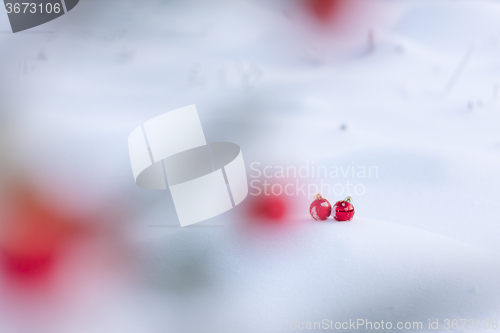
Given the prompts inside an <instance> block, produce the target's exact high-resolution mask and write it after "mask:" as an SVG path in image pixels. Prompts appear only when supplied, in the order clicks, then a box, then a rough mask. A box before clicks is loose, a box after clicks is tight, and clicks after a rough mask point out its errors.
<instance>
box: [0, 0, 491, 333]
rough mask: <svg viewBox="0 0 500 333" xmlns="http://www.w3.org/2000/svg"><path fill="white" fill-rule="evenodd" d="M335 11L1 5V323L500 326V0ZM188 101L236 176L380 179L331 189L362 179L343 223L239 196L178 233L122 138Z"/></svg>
mask: <svg viewBox="0 0 500 333" xmlns="http://www.w3.org/2000/svg"><path fill="white" fill-rule="evenodd" d="M321 2H322V1H319V3H321ZM323 2H324V1H323ZM326 2H328V0H327V1H326ZM316 5H317V4H316ZM336 6H338V7H336ZM325 8H326V7H324V8H322V7H320V9H321V10H326V9H327V8H326V9H325ZM326 11H327V12H328V10H326ZM327 14H328V13H327ZM327 14H325V13H324V12H322V11H320V10H319V9H318V7H315V2H314V1H309V2H308V1H299V0H297V1H284V0H283V1H280V0H275V1H263V0H262V1H260V0H253V1H251V0H231V1H229V0H227V1H224V0H220V1H215V0H213V1H201V0H200V1H196V0H183V1H180V0H179V1H175V0H171V1H166V0H165V1H160V0H150V1H141V2H138V1H127V0H123V1H96V0H94V1H92V0H82V1H80V4H79V5H78V6H77V7H76V8H75V9H74V10H72V11H71V12H70V13H68V14H67V15H64V16H62V17H61V18H59V19H57V20H55V21H53V22H49V23H47V24H45V25H42V26H39V27H36V28H34V29H32V30H29V31H26V32H21V33H18V34H12V33H11V31H10V26H9V22H8V18H7V15H6V13H5V12H3V11H0V85H1V89H0V166H1V170H2V172H1V175H0V186H1V191H0V196H1V200H0V210H1V212H2V213H1V221H0V223H1V225H0V226H1V228H0V254H1V256H0V271H1V273H0V332H6V333H10V332H34V331H36V332H38V333H44V332H51V333H57V332H65V333H67V332H96V333H97V332H242V333H243V332H273V333H277V332H289V331H293V330H292V329H291V327H290V321H291V320H293V319H295V320H297V321H302V322H312V321H321V320H323V319H329V320H333V321H334V322H336V321H339V322H342V321H345V320H347V321H348V320H349V319H352V320H356V319H359V318H360V319H365V320H370V321H373V322H375V321H381V320H384V322H387V321H391V322H393V323H394V325H395V323H397V322H398V321H401V322H405V321H411V322H413V321H421V322H423V324H424V328H426V327H427V325H428V321H429V320H431V321H435V320H439V321H440V330H442V331H444V330H445V329H444V327H443V324H444V322H443V321H444V320H445V319H450V320H451V319H472V320H475V321H476V324H475V327H474V328H473V329H465V328H464V329H463V331H466V332H472V331H478V330H479V329H478V327H477V321H478V320H481V321H483V320H494V319H497V320H500V284H499V282H498V276H499V273H500V242H499V237H500V223H499V222H500V219H499V216H500V205H499V204H498V193H499V189H500V175H499V170H500V131H499V129H500V102H499V94H500V91H499V89H500V86H499V84H500V61H499V59H500V20H499V19H498V18H499V17H500V2H498V1H481V0H474V1H473V0H471V1H445V0H434V1H416V0H415V1H410V0H408V1H403V0H401V1H390V0H387V1H382V0H381V1H368V0H366V1H361V0H353V1H335V6H334V7H333V9H332V11H331V12H330V13H329V14H328V15H327ZM190 104H196V105H197V108H198V112H199V115H200V118H201V121H202V124H203V126H204V130H205V135H206V137H207V140H208V141H227V142H234V143H236V144H238V145H240V146H241V148H242V151H243V157H244V159H245V162H246V165H247V172H248V174H249V176H250V175H252V174H253V172H252V170H251V169H250V165H251V164H252V163H254V162H259V163H261V168H262V167H264V166H267V165H269V166H277V165H280V166H296V167H300V166H302V165H306V163H308V162H309V163H314V164H315V165H325V166H338V167H343V168H347V167H350V166H351V167H352V166H366V167H369V166H376V167H377V169H378V177H371V178H363V179H359V178H357V179H351V178H352V177H351V176H349V175H348V176H347V177H345V178H344V177H340V178H337V179H331V178H330V179H325V180H324V181H326V182H329V183H330V184H332V185H333V184H336V183H340V184H344V183H345V182H346V181H347V180H350V181H352V182H353V183H360V184H362V185H363V187H364V189H365V191H364V193H363V194H362V195H357V196H356V194H355V193H350V194H351V195H352V196H353V197H354V205H355V207H356V216H355V218H354V220H353V221H352V222H351V223H336V222H333V221H332V220H330V221H329V222H315V221H313V220H312V219H311V218H310V216H309V215H308V208H309V204H310V202H311V198H310V197H307V196H299V197H295V198H293V199H290V198H281V199H280V200H283V201H284V202H285V203H284V204H285V205H286V204H288V205H289V206H293V207H294V208H295V209H292V208H289V210H288V211H287V214H285V216H284V218H283V219H281V220H279V221H267V220H266V221H260V222H259V223H254V222H252V219H253V218H252V216H251V215H249V214H248V211H249V210H250V211H252V210H253V209H256V207H259V206H258V205H259V204H258V203H255V201H252V199H253V198H248V199H247V201H245V202H244V203H242V204H241V205H240V206H238V207H237V208H236V209H233V210H232V211H230V212H228V213H226V214H223V215H221V216H218V217H215V218H213V219H211V220H208V221H206V222H203V223H201V224H199V225H196V226H193V227H189V228H180V227H176V226H178V222H177V217H176V215H175V210H174V209H173V205H172V203H171V201H170V199H169V194H168V193H167V192H165V191H149V190H143V189H141V188H139V187H137V186H136V185H135V183H134V181H133V177H132V171H131V168H130V161H129V156H128V147H127V138H128V135H129V133H130V132H131V131H132V130H133V129H134V128H136V127H137V126H138V125H139V124H141V123H143V122H145V121H147V120H149V119H151V118H153V117H155V116H157V115H160V114H162V113H165V112H167V111H170V110H173V109H177V108H179V107H182V106H186V105H190ZM354 178H356V177H354ZM249 180H251V178H249ZM279 181H282V180H279ZM293 181H295V180H293ZM301 181H303V182H305V183H318V182H319V179H305V180H304V179H302V180H301ZM346 194H347V193H346ZM325 196H326V197H327V198H328V199H329V200H330V201H331V202H332V203H334V202H335V201H337V200H340V199H343V197H345V195H344V194H343V195H338V196H334V195H330V196H329V195H325ZM271 220H272V219H271ZM261 222H262V223H261ZM481 327H483V326H481ZM393 331H396V330H393ZM458 331H460V329H459V330H458Z"/></svg>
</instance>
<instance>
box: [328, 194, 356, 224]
mask: <svg viewBox="0 0 500 333" xmlns="http://www.w3.org/2000/svg"><path fill="white" fill-rule="evenodd" d="M351 202H352V198H351V197H347V198H345V200H341V201H338V202H337V203H336V204H335V205H334V206H333V209H334V212H333V218H334V219H335V220H337V221H339V222H346V221H350V220H352V218H353V217H354V206H353V205H352V203H351Z"/></svg>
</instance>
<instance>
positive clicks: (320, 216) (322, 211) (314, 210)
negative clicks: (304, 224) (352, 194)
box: [309, 194, 332, 221]
mask: <svg viewBox="0 0 500 333" xmlns="http://www.w3.org/2000/svg"><path fill="white" fill-rule="evenodd" d="M309 213H310V214H311V216H312V218H313V219H315V220H316V221H324V220H327V219H328V218H329V217H330V215H331V214H332V205H331V204H330V202H328V200H326V199H325V198H323V197H322V196H321V194H316V195H315V196H314V201H313V202H312V203H311V206H309Z"/></svg>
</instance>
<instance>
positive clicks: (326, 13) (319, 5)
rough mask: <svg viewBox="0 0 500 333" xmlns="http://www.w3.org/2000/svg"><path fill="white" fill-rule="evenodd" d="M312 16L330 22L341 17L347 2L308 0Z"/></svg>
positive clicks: (341, 0) (342, 0) (338, 0)
mask: <svg viewBox="0 0 500 333" xmlns="http://www.w3.org/2000/svg"><path fill="white" fill-rule="evenodd" d="M306 3H307V5H308V7H309V8H310V10H311V12H312V14H313V15H314V16H315V17H316V18H317V19H318V20H320V21H322V22H328V21H331V20H332V19H334V18H335V17H336V16H337V15H339V13H340V11H341V10H342V8H343V6H344V3H345V0H306Z"/></svg>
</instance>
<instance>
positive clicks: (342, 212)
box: [309, 194, 354, 222]
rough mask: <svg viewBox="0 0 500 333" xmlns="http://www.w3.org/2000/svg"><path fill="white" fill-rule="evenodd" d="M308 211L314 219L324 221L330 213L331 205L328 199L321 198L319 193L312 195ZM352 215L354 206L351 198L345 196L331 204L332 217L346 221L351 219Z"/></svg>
mask: <svg viewBox="0 0 500 333" xmlns="http://www.w3.org/2000/svg"><path fill="white" fill-rule="evenodd" d="M309 213H311V216H312V218H313V219H315V220H316V221H325V220H327V219H328V218H329V217H330V215H332V205H331V204H330V202H329V201H328V200H326V199H325V198H323V197H322V196H321V194H316V195H315V196H314V201H313V202H312V203H311V206H310V207H309ZM353 216H354V206H353V205H352V198H351V197H347V198H345V199H344V200H341V201H337V203H336V204H335V205H333V218H334V219H335V220H337V221H339V222H347V221H350V220H352V218H353Z"/></svg>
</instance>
